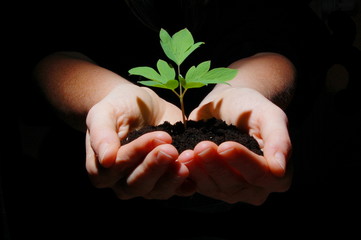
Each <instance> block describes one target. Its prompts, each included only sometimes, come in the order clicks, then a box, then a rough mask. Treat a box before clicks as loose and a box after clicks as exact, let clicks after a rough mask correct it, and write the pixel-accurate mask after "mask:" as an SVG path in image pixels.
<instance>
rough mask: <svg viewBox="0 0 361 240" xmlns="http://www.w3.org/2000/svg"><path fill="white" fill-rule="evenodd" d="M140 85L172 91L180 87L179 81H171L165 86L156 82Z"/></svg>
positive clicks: (143, 82) (145, 82)
mask: <svg viewBox="0 0 361 240" xmlns="http://www.w3.org/2000/svg"><path fill="white" fill-rule="evenodd" d="M138 83H140V84H143V85H145V86H148V87H157V88H165V89H170V90H174V89H176V88H177V87H178V86H179V82H178V81H177V80H169V81H168V82H166V83H165V84H163V83H160V82H156V81H139V82H138Z"/></svg>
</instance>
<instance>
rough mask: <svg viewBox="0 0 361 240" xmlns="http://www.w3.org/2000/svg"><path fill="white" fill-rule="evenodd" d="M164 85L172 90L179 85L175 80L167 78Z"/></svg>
mask: <svg viewBox="0 0 361 240" xmlns="http://www.w3.org/2000/svg"><path fill="white" fill-rule="evenodd" d="M165 86H166V88H167V89H171V90H174V89H176V88H177V87H178V86H179V82H178V81H177V80H169V81H168V82H167V83H166V84H165Z"/></svg>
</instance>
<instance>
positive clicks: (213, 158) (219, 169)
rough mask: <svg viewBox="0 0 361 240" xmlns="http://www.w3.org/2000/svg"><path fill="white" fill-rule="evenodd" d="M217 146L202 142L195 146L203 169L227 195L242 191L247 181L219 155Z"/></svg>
mask: <svg viewBox="0 0 361 240" xmlns="http://www.w3.org/2000/svg"><path fill="white" fill-rule="evenodd" d="M217 148H218V147H217V145H216V144H214V143H208V142H202V143H200V144H198V145H197V146H196V147H195V149H194V152H195V153H196V154H197V156H198V158H197V160H198V161H200V163H201V165H202V167H203V169H204V170H205V171H206V173H207V174H208V175H209V177H211V178H212V180H213V182H214V183H215V184H216V185H217V187H218V188H219V190H218V191H220V192H222V193H223V194H225V195H228V194H230V195H233V194H235V193H237V192H239V191H242V189H243V188H245V186H246V185H247V183H246V182H245V181H244V179H243V177H242V176H241V175H240V174H238V173H237V172H235V171H234V170H233V169H231V168H230V167H229V165H228V164H227V163H226V161H224V160H223V159H222V158H221V157H220V156H219V154H218V152H217Z"/></svg>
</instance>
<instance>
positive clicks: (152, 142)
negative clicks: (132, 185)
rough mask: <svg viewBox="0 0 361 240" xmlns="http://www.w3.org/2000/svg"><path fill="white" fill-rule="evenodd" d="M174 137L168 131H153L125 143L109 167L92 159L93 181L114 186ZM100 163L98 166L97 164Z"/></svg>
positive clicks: (95, 183)
mask: <svg viewBox="0 0 361 240" xmlns="http://www.w3.org/2000/svg"><path fill="white" fill-rule="evenodd" d="M171 142H172V138H171V137H170V135H169V134H168V133H166V132H160V131H156V132H151V133H147V134H144V135H142V136H140V137H139V138H137V139H135V140H133V141H132V142H130V143H128V144H125V145H123V146H122V147H121V148H120V149H119V151H118V154H117V157H116V161H115V164H114V165H113V166H112V167H109V168H102V167H100V166H99V165H100V164H99V163H98V161H96V160H95V161H92V162H91V161H90V162H91V163H92V165H91V167H92V168H93V169H94V168H95V170H94V171H93V176H94V177H93V183H94V185H96V186H98V187H110V186H113V185H114V184H115V183H116V182H118V181H119V179H121V178H126V177H127V176H128V175H129V174H130V173H131V172H132V171H133V170H134V169H135V168H136V167H137V166H138V165H139V164H140V163H141V162H142V161H143V160H144V159H145V158H146V156H147V155H148V154H149V152H151V151H152V150H153V149H154V148H156V147H157V146H159V145H162V144H167V143H171ZM97 165H98V166H97Z"/></svg>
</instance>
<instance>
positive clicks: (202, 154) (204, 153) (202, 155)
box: [198, 148, 211, 157]
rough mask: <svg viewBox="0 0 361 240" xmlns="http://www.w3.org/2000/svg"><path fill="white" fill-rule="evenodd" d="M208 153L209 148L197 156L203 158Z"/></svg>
mask: <svg viewBox="0 0 361 240" xmlns="http://www.w3.org/2000/svg"><path fill="white" fill-rule="evenodd" d="M210 151H211V149H210V148H206V149H205V150H203V151H202V152H200V153H198V156H200V157H204V156H205V155H207V154H208V153H209V152H210Z"/></svg>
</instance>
